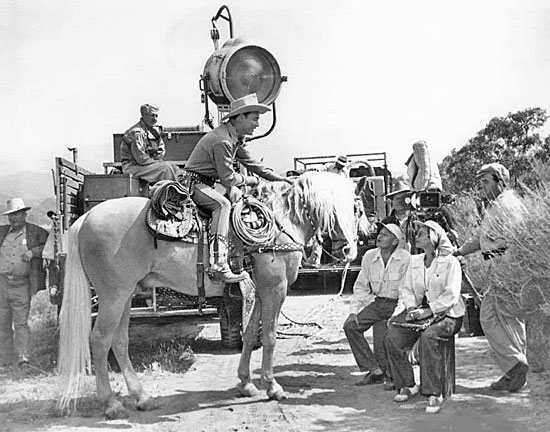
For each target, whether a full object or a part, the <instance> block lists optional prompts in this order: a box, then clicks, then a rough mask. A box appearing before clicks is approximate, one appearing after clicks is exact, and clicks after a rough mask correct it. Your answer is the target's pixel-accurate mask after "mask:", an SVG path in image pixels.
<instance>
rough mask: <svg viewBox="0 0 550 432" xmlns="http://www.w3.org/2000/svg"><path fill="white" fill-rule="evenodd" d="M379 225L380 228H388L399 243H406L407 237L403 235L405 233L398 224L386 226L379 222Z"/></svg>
mask: <svg viewBox="0 0 550 432" xmlns="http://www.w3.org/2000/svg"><path fill="white" fill-rule="evenodd" d="M377 224H378V225H379V226H380V227H382V228H386V229H387V230H388V231H389V232H391V233H392V234H393V235H394V236H395V238H396V239H397V240H399V243H402V242H404V241H405V235H404V234H403V231H402V230H401V228H399V227H398V226H397V225H396V224H393V223H389V224H384V223H382V222H378V223H377ZM382 228H380V229H382Z"/></svg>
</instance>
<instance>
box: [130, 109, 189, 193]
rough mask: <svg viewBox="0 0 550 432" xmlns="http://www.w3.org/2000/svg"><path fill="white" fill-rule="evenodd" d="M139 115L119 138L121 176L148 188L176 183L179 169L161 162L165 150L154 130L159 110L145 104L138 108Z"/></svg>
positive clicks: (160, 138) (155, 129)
mask: <svg viewBox="0 0 550 432" xmlns="http://www.w3.org/2000/svg"><path fill="white" fill-rule="evenodd" d="M140 111H141V118H140V120H139V122H137V123H136V124H135V125H133V126H132V127H131V128H130V129H128V130H127V131H126V132H125V133H124V136H123V137H122V143H121V146H120V158H121V161H122V172H123V173H124V174H132V175H133V176H135V177H138V178H140V179H142V180H145V181H147V182H148V183H151V184H154V183H156V182H158V181H160V180H177V177H178V174H179V168H178V167H177V166H176V165H173V164H171V163H169V162H164V161H163V160H162V159H163V158H164V154H165V153H166V150H165V148H164V142H163V141H162V137H161V135H160V131H159V130H158V128H155V125H156V124H157V118H158V113H159V109H158V108H157V107H156V106H153V105H149V104H145V105H142V106H141V108H140Z"/></svg>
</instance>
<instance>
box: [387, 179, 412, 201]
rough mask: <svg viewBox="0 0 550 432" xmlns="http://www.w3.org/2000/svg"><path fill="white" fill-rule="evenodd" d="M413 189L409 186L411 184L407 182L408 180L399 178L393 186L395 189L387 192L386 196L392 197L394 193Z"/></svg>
mask: <svg viewBox="0 0 550 432" xmlns="http://www.w3.org/2000/svg"><path fill="white" fill-rule="evenodd" d="M410 191H411V189H410V188H409V185H408V184H407V182H405V181H404V180H398V181H397V182H396V183H395V186H394V188H393V191H391V192H390V193H388V194H386V197H388V198H389V197H392V196H394V195H397V194H398V193H401V192H410Z"/></svg>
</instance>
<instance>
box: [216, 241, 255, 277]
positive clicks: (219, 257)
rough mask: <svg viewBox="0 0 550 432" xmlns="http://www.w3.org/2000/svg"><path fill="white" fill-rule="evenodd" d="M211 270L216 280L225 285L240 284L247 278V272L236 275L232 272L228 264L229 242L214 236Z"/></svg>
mask: <svg viewBox="0 0 550 432" xmlns="http://www.w3.org/2000/svg"><path fill="white" fill-rule="evenodd" d="M209 246H210V270H212V272H213V275H214V277H215V278H217V279H220V280H221V281H223V282H225V283H238V282H240V281H242V280H244V279H245V278H246V272H240V273H239V274H235V273H233V272H232V271H231V268H230V267H229V264H228V262H227V240H226V239H225V238H224V237H223V236H221V235H219V234H214V235H213V236H212V237H211V238H210V242H209Z"/></svg>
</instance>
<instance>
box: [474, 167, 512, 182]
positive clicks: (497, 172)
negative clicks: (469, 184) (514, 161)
mask: <svg viewBox="0 0 550 432" xmlns="http://www.w3.org/2000/svg"><path fill="white" fill-rule="evenodd" d="M485 174H493V175H494V176H496V178H497V179H499V180H502V181H503V182H504V183H505V184H508V183H510V172H509V171H508V170H507V169H506V167H505V166H503V165H501V164H499V163H496V162H493V163H490V164H486V165H483V166H482V167H481V168H480V169H479V171H478V172H477V173H476V179H478V178H480V177H482V176H483V175H485Z"/></svg>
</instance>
